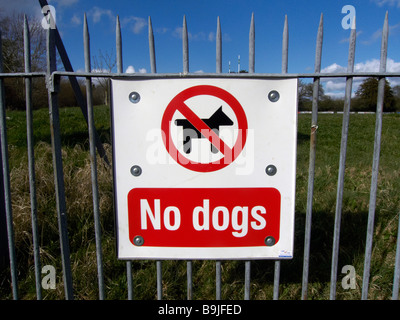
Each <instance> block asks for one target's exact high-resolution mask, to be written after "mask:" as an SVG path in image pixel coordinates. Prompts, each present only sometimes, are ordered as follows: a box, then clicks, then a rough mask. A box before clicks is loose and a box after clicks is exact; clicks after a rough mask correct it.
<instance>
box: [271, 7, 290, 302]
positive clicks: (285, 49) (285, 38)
mask: <svg viewBox="0 0 400 320" xmlns="http://www.w3.org/2000/svg"><path fill="white" fill-rule="evenodd" d="M288 56H289V26H288V19H287V16H286V15H285V22H284V26H283V35H282V73H283V74H285V73H287V72H288ZM280 274H281V261H279V260H276V261H275V267H274V293H273V299H274V300H278V299H279V282H280Z"/></svg>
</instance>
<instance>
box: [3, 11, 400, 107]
mask: <svg viewBox="0 0 400 320" xmlns="http://www.w3.org/2000/svg"><path fill="white" fill-rule="evenodd" d="M28 21H29V28H30V38H31V70H32V72H44V71H46V67H47V62H46V30H44V29H43V28H42V25H41V21H40V20H39V19H37V18H36V19H35V18H32V17H31V18H28ZM23 22H24V17H23V15H22V14H14V15H11V16H1V12H0V30H1V31H2V47H3V48H2V49H3V52H2V54H3V72H6V73H15V72H24V40H23V25H24V23H23ZM57 61H58V63H57V65H58V66H57V68H58V69H59V70H63V66H62V64H61V63H60V61H61V60H60V58H59V57H58V59H57ZM92 62H93V63H92V70H93V71H99V72H112V70H113V69H114V68H115V65H116V59H115V56H114V54H113V53H111V54H110V53H108V52H105V53H103V52H101V51H99V54H98V55H97V56H94V57H93V58H92ZM240 73H247V71H246V70H241V71H240ZM78 81H79V84H80V89H81V91H82V93H83V96H84V97H85V96H86V88H85V81H84V79H83V78H78ZM32 82H33V108H34V109H39V108H46V107H48V100H47V99H48V98H47V89H46V84H45V79H43V78H33V81H32ZM4 86H5V96H6V107H7V109H10V110H24V109H25V90H24V79H23V78H7V79H5V80H4ZM92 86H93V88H92V92H93V103H94V105H101V104H109V102H110V101H109V99H110V92H109V91H110V86H109V80H108V79H105V78H97V79H96V78H93V79H92ZM377 92H378V79H377V78H367V79H365V80H364V81H363V82H362V84H361V85H360V86H359V88H358V90H357V91H356V92H355V97H353V98H352V101H351V110H352V111H375V110H376V101H377ZM312 94H313V84H312V83H305V82H304V81H301V80H300V81H299V91H298V97H299V110H300V111H311V109H312ZM58 97H59V106H60V107H70V106H77V101H76V99H75V94H74V92H73V90H72V87H71V85H70V84H69V81H68V78H61V81H60V91H59V95H58ZM343 105H344V100H343V98H342V99H337V98H332V97H330V96H329V95H326V94H325V91H324V88H323V86H322V85H321V84H320V86H319V103H318V110H319V111H342V110H343ZM383 110H384V111H385V112H395V111H400V86H398V85H397V86H395V87H393V88H392V87H391V86H390V84H389V82H388V81H387V80H386V84H385V94H384V108H383Z"/></svg>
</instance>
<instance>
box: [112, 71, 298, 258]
mask: <svg viewBox="0 0 400 320" xmlns="http://www.w3.org/2000/svg"><path fill="white" fill-rule="evenodd" d="M111 86H112V108H111V113H112V132H113V138H112V141H113V165H114V193H115V205H116V225H117V242H118V258H120V259H269V258H271V259H288V258H292V256H293V236H294V206H295V178H296V136H297V79H277V80H270V79H268V80H264V79H227V78H169V79H165V78H164V79H162V78H148V79H146V80H132V79H129V80H128V79H123V78H120V79H112V81H111Z"/></svg>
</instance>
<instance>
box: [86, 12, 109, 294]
mask: <svg viewBox="0 0 400 320" xmlns="http://www.w3.org/2000/svg"><path fill="white" fill-rule="evenodd" d="M83 46H84V55H85V72H88V73H90V72H91V64H90V37H89V29H88V25H87V18H86V13H85V16H84V20H83ZM86 99H87V100H86V105H87V113H88V127H89V128H88V130H89V148H90V168H91V177H92V198H93V213H94V229H95V239H96V258H97V274H98V282H99V298H100V300H103V299H104V276H103V253H102V251H103V250H102V248H101V225H100V209H99V190H98V183H97V160H96V138H95V132H96V131H95V124H94V113H93V99H92V78H91V77H86Z"/></svg>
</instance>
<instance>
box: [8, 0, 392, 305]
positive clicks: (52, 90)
mask: <svg viewBox="0 0 400 320" xmlns="http://www.w3.org/2000/svg"><path fill="white" fill-rule="evenodd" d="M41 2H46V1H41ZM388 32H389V24H388V14H387V13H386V16H385V20H384V26H383V31H382V43H381V57H380V69H379V86H378V98H377V109H376V124H375V140H374V152H373V164H372V176H371V189H370V202H369V213H368V222H367V234H366V247H365V257H364V275H363V286H362V297H361V299H363V300H365V299H367V298H368V289H369V277H370V268H371V259H372V250H373V243H372V242H373V233H374V220H375V209H376V200H377V188H378V173H379V158H380V145H381V132H382V112H383V98H384V87H385V81H386V78H385V77H384V74H385V73H386V62H387V44H388ZM57 35H58V31H57V29H51V28H49V29H48V30H47V41H46V45H47V74H46V84H47V90H48V98H49V115H50V129H51V145H52V154H53V169H54V179H55V180H54V181H55V191H56V206H57V217H58V227H59V236H60V249H61V260H62V269H63V279H64V291H65V298H66V299H73V298H74V293H73V282H72V272H71V261H70V251H69V241H68V232H67V210H66V202H65V190H64V189H65V188H64V176H63V165H62V157H61V139H60V122H59V110H58V90H59V88H58V84H59V76H54V75H53V73H54V72H55V71H56V43H57ZM58 36H59V35H58ZM148 37H149V56H150V65H151V73H154V74H155V73H156V72H157V68H156V55H155V41H154V33H153V27H152V22H151V18H150V17H149V18H148ZM59 41H60V40H59ZM83 41H84V57H85V72H86V74H85V75H84V77H85V80H86V102H85V103H84V105H86V106H87V109H86V110H85V112H86V113H87V121H88V134H89V144H90V161H91V179H92V180H91V182H92V196H93V199H92V200H93V211H94V228H95V240H96V257H97V273H98V287H99V299H105V286H104V271H103V258H102V248H101V223H100V210H99V191H98V181H97V179H98V178H97V160H96V147H97V148H98V149H97V150H98V151H100V153H102V151H101V150H103V149H102V147H99V143H98V142H99V141H98V137H97V135H96V131H95V122H94V112H93V111H94V110H93V101H92V77H93V76H94V75H91V63H90V37H89V30H88V24H87V19H86V14H85V16H84V27H83ZM322 44H323V15H322V14H321V17H320V22H319V27H318V32H317V40H316V51H315V52H316V53H315V67H314V74H313V75H312V76H309V78H313V97H312V116H311V134H310V156H309V172H308V189H307V203H306V204H307V207H306V218H305V230H304V233H305V234H304V256H303V274H302V291H301V299H307V298H308V281H309V261H310V244H311V226H312V212H313V209H312V207H313V194H314V179H315V159H316V147H317V143H316V142H317V139H316V138H317V129H318V101H319V87H320V81H321V79H320V78H321V76H320V75H321V74H320V72H321V58H322ZM355 45H356V29H352V30H351V34H350V38H349V53H348V66H347V74H348V76H346V89H345V99H344V107H343V119H342V133H341V146H340V156H339V171H338V184H337V194H336V210H335V222H334V230H333V245H332V262H331V279H330V299H335V298H336V283H337V273H338V259H339V248H340V245H339V243H340V241H339V240H340V227H341V214H342V202H343V192H344V176H345V164H346V153H347V138H348V128H349V120H350V102H351V92H352V84H353V78H354V75H355V74H354V73H353V72H354V59H355ZM288 47H289V28H288V19H287V16H285V21H284V28H283V37H282V75H284V74H287V73H288ZM1 49H2V43H1V32H0V52H1ZM67 58H68V57H66V59H67ZM24 59H25V70H24V71H25V72H24V74H23V75H21V76H22V77H23V78H24V79H25V92H26V121H27V124H26V125H27V148H28V162H29V163H28V165H29V186H30V201H31V219H32V238H33V254H34V263H35V281H36V294H37V299H41V298H42V292H41V282H40V277H41V274H40V250H39V241H38V234H37V228H38V227H37V224H38V221H37V203H36V202H37V198H36V186H35V183H36V181H35V180H36V179H35V162H34V141H33V112H32V76H31V62H30V60H31V57H30V36H29V25H28V21H27V19H26V17H25V18H24ZM64 59H65V57H64ZM116 63H117V75H118V74H119V75H121V74H122V73H123V60H122V37H121V26H120V21H119V17H117V20H116ZM182 63H183V74H189V37H188V28H187V21H186V16H184V17H183V27H182ZM71 69H72V67H71ZM67 71H68V70H67ZM238 71H240V70H238ZM2 72H3V65H2V54H0V73H2ZM216 73H217V74H221V73H222V33H221V22H220V19H219V17H218V18H217V32H216ZM249 73H250V74H254V73H255V19H254V13H253V14H252V16H251V22H250V31H249ZM68 76H69V77H70V78H73V79H75V76H70V74H69V75H68ZM111 76H113V75H112V74H111V75H110V77H111ZM358 76H359V75H358ZM96 77H98V75H96ZM299 77H300V76H299ZM306 77H307V76H306ZM81 103H82V102H81ZM0 108H1V110H0V111H1V112H0V133H1V140H0V142H1V160H2V162H3V168H2V172H3V185H4V193H5V194H4V195H5V205H6V218H7V219H6V220H7V234H8V244H9V256H10V273H11V283H12V291H13V292H12V293H13V298H14V299H18V280H17V274H18V272H17V265H16V257H15V243H14V230H13V219H12V206H11V189H10V188H11V186H10V172H9V163H8V144H7V130H6V113H5V109H6V105H5V96H4V82H3V77H0ZM101 155H102V154H101ZM102 156H103V155H102ZM274 263H275V265H274V284H273V299H274V300H277V299H278V298H279V285H280V284H279V282H280V272H281V262H280V261H279V260H276V261H275V262H274ZM244 264H245V270H244V278H245V279H244V299H245V300H249V299H250V296H251V292H250V289H251V261H245V262H244ZM215 268H216V274H215V281H216V285H215V286H216V287H215V292H216V299H217V300H219V299H221V298H222V297H221V287H222V285H221V261H218V260H217V261H216V262H215ZM156 270H157V299H159V300H161V299H162V295H163V288H162V261H156ZM186 271H187V299H192V298H193V262H192V261H186ZM126 272H127V286H128V299H129V300H131V299H133V270H132V262H131V261H127V262H126ZM399 281H400V219H399V230H398V239H397V243H396V258H395V268H394V276H393V289H392V290H393V291H392V299H393V300H397V299H398V294H399Z"/></svg>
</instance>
